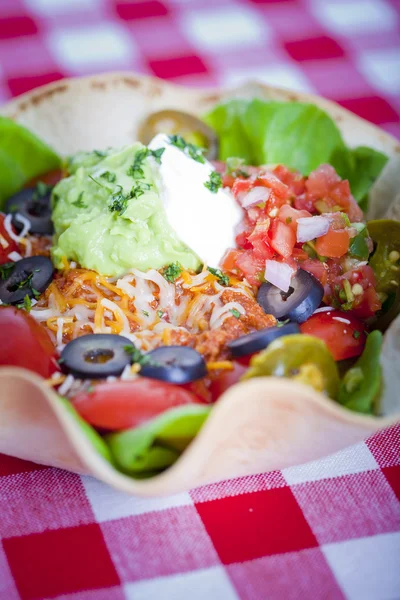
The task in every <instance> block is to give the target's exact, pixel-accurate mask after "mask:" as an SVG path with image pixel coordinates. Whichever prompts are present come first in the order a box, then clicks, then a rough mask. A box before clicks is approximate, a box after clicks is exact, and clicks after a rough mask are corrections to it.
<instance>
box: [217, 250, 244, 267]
mask: <svg viewBox="0 0 400 600" xmlns="http://www.w3.org/2000/svg"><path fill="white" fill-rule="evenodd" d="M241 254H243V250H237V249H236V248H230V249H229V250H227V251H226V253H225V255H224V257H223V259H222V261H221V269H222V270H223V271H236V270H237V268H238V267H237V264H236V261H237V259H238V258H239V256H240V255H241Z"/></svg>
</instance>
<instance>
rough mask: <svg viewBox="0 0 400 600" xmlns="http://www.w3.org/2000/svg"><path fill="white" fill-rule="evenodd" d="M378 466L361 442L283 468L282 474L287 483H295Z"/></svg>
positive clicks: (369, 469)
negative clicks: (297, 464)
mask: <svg viewBox="0 0 400 600" xmlns="http://www.w3.org/2000/svg"><path fill="white" fill-rule="evenodd" d="M378 468H379V466H378V463H377V462H376V460H375V458H374V457H373V456H372V454H371V452H370V451H369V450H368V447H367V446H366V445H365V444H364V442H361V443H360V444H356V445H354V446H350V447H349V448H345V449H344V450H341V451H340V452H336V453H335V454H331V455H330V456H326V457H325V458H321V459H319V460H313V461H312V462H309V463H306V464H304V465H299V466H297V467H289V468H287V469H283V470H282V475H283V477H284V478H285V479H286V481H287V483H288V484H289V485H295V484H296V483H306V482H308V481H319V480H321V479H330V478H332V477H340V476H342V475H352V474H354V473H362V472H364V471H372V470H375V469H378Z"/></svg>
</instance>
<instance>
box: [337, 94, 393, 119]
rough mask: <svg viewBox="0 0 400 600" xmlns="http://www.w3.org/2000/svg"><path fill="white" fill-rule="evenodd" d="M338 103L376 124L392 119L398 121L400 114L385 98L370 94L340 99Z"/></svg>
mask: <svg viewBox="0 0 400 600" xmlns="http://www.w3.org/2000/svg"><path fill="white" fill-rule="evenodd" d="M338 103H339V104H341V105H342V106H344V108H347V109H348V110H351V112H354V113H356V115H358V116H360V117H362V118H363V119H367V121H371V122H372V123H375V124H376V125H380V124H381V123H389V122H391V121H393V122H395V123H398V122H399V120H400V119H399V115H398V114H397V112H396V111H395V110H394V108H393V106H391V105H390V104H389V102H387V101H386V100H385V99H384V98H381V97H379V96H369V97H364V98H350V99H348V100H338Z"/></svg>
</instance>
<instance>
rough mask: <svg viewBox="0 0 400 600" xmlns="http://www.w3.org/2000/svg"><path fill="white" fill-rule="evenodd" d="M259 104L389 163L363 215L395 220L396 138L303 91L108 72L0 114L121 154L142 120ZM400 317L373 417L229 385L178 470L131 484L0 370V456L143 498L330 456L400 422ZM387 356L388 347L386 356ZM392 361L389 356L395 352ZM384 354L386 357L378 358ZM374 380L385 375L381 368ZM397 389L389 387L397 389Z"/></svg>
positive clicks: (14, 373)
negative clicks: (306, 112)
mask: <svg viewBox="0 0 400 600" xmlns="http://www.w3.org/2000/svg"><path fill="white" fill-rule="evenodd" d="M232 97H246V98H253V97H259V98H263V99H274V100H280V101H286V102H296V101H301V102H312V103H314V104H316V105H319V106H320V107H321V108H323V109H324V110H325V111H326V112H327V113H328V114H330V115H331V117H332V118H333V119H334V120H335V121H336V123H337V125H338V127H339V129H340V130H341V132H342V134H343V137H344V139H345V141H346V142H347V144H349V145H350V146H356V145H369V146H371V147H373V148H375V149H376V150H380V151H383V152H385V153H386V154H387V155H388V156H389V158H390V160H389V162H388V164H387V166H386V167H385V169H384V171H383V173H382V175H381V177H380V178H379V180H378V181H377V182H376V183H375V185H374V188H373V190H372V192H371V195H370V198H371V200H370V207H369V211H368V216H370V217H372V218H375V219H376V218H381V217H384V216H386V215H387V216H391V215H396V214H397V215H398V214H399V212H400V211H399V208H398V198H397V199H396V198H395V196H396V194H397V191H398V189H399V188H400V146H399V143H398V142H397V140H395V139H394V138H392V137H391V136H390V135H388V134H386V133H385V132H383V131H381V130H380V129H378V128H377V127H375V126H374V125H372V124H370V123H368V122H366V121H364V120H362V119H360V118H358V117H356V116H355V115H353V114H351V113H350V112H348V111H346V110H345V109H343V108H341V107H339V106H338V105H336V104H334V103H332V102H329V101H327V100H324V99H322V98H318V97H314V96H311V95H308V94H300V93H297V92H290V91H288V90H284V89H279V88H273V87H270V86H266V85H262V84H261V83H257V82H249V83H248V84H246V85H244V86H242V87H240V88H236V89H232V90H209V89H208V90H199V89H193V88H190V89H189V88H188V89H186V88H183V87H178V86H175V85H171V84H169V83H166V82H164V81H161V80H158V79H154V78H149V77H144V76H138V75H133V74H130V73H112V74H105V75H96V76H92V77H85V78H79V79H78V78H77V79H66V80H63V81H61V82H56V83H53V84H50V85H47V86H44V87H42V88H39V89H36V90H34V91H32V92H29V93H27V94H25V95H23V96H20V97H19V98H17V99H15V100H13V101H11V102H10V103H9V104H8V105H6V106H4V107H2V108H1V109H0V112H1V114H3V115H5V116H8V117H11V118H12V119H14V120H16V121H17V122H19V123H21V124H22V125H25V126H26V127H27V128H29V129H30V130H31V131H33V132H34V133H36V134H37V135H38V136H40V137H41V138H42V139H43V140H44V141H46V142H47V143H49V144H50V145H51V146H53V147H54V148H55V150H56V151H58V152H59V153H60V154H71V153H74V152H77V151H80V150H92V149H94V148H104V147H108V146H122V145H125V144H129V143H132V142H133V141H135V140H136V139H137V133H138V129H139V126H140V124H141V123H142V122H143V120H144V119H145V118H146V116H147V115H148V114H150V113H153V112H155V111H158V110H161V109H166V108H169V109H178V110H184V111H188V112H191V113H192V114H195V115H201V114H203V113H205V112H206V111H207V110H209V109H210V108H211V107H212V106H213V105H215V104H216V103H217V102H218V101H220V100H222V99H227V98H232ZM399 319H400V318H397V320H396V321H395V322H394V323H393V324H392V325H391V327H390V328H389V330H388V331H387V333H386V336H385V337H386V339H385V342H384V347H383V357H384V358H383V360H384V361H386V360H387V365H388V366H390V365H391V366H390V374H391V386H390V388H391V390H392V393H391V395H390V397H389V396H388V395H387V394H385V393H384V395H383V401H382V407H381V408H382V413H383V416H382V417H369V416H363V415H359V414H357V413H354V412H351V411H349V410H347V409H345V408H343V407H341V406H340V405H339V404H337V403H335V402H333V401H332V400H330V399H328V398H327V397H325V396H324V395H322V394H319V393H318V392H316V391H314V390H313V389H312V388H310V387H306V386H304V385H302V384H299V383H295V382H293V381H291V380H288V379H283V378H282V379H278V378H257V379H253V380H248V381H245V382H242V383H239V384H237V385H235V386H233V387H232V388H230V389H229V390H228V391H227V392H225V393H224V394H223V396H222V397H221V398H220V399H219V400H218V402H217V404H216V405H215V406H214V407H213V410H212V412H211V414H210V416H209V418H208V419H207V421H206V423H205V425H204V426H203V428H202V429H201V431H200V433H199V434H198V435H197V437H196V438H195V440H194V441H193V442H192V443H191V444H190V446H189V447H188V448H187V449H186V450H185V451H184V452H183V454H182V455H181V457H180V458H179V459H178V460H177V462H176V463H175V464H174V465H173V466H172V467H170V468H169V469H167V470H166V471H164V472H163V473H162V474H160V475H157V476H155V477H152V478H150V479H144V480H135V479H133V478H131V477H129V476H126V475H124V474H122V473H120V472H118V471H117V470H116V469H114V468H113V467H112V466H111V464H110V463H108V462H107V461H106V460H105V459H103V458H102V457H101V456H100V455H99V454H98V453H97V452H96V451H95V449H94V448H93V446H92V445H91V443H90V442H89V440H88V439H87V438H86V437H85V435H84V434H83V433H82V431H81V429H80V428H79V426H78V425H77V423H76V421H75V420H74V419H73V417H72V416H71V414H70V413H69V412H68V411H67V410H66V408H65V406H64V405H63V404H61V402H60V401H59V400H58V398H57V395H56V394H55V392H54V391H53V390H52V389H50V388H49V387H48V386H46V385H45V384H44V383H43V380H42V379H41V378H40V377H39V376H37V375H35V374H33V373H31V372H29V371H27V370H24V369H20V368H15V367H3V368H0V452H1V453H5V454H9V455H12V456H16V457H19V458H23V459H27V460H31V461H34V462H38V463H41V464H46V465H51V466H55V467H60V468H64V469H68V470H70V471H74V472H77V473H82V474H91V475H93V476H95V477H97V478H98V479H100V480H102V481H104V482H106V483H108V484H110V485H112V486H113V487H115V488H116V489H119V490H121V491H125V492H128V493H131V494H136V495H142V496H150V495H163V494H171V493H176V492H180V491H183V490H187V489H189V488H191V487H195V486H198V485H202V484H205V483H209V482H212V481H216V480H220V479H224V478H230V477H237V476H243V475H250V474H255V473H259V472H263V471H269V470H275V469H282V468H285V467H289V466H293V465H296V464H301V463H303V462H306V461H310V460H314V459H317V458H320V457H322V456H325V455H327V454H330V453H332V452H335V451H337V450H339V449H341V448H343V447H345V446H347V445H349V444H353V443H355V442H358V441H361V440H363V439H365V438H366V437H368V436H369V435H371V434H373V433H374V432H376V431H378V430H380V429H382V428H384V427H387V426H390V425H392V424H394V423H396V421H399V420H400V398H399V400H398V401H394V402H393V393H394V394H395V390H396V385H397V383H396V381H393V378H394V380H396V378H397V382H398V385H400V380H399V379H398V378H399V373H398V372H397V371H398V369H397V370H396V369H395V361H394V360H393V359H392V360H391V361H390V360H389V356H392V357H393V353H394V354H395V356H397V358H398V356H399V355H400V348H399V338H400V335H399V333H398V332H399V329H400V321H399ZM385 348H386V350H385ZM398 353H399V354H398ZM385 355H386V358H385ZM382 366H383V371H384V374H385V375H386V376H387V371H388V368H389V367H387V368H385V362H383V363H382ZM397 389H398V387H397Z"/></svg>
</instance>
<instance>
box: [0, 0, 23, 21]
mask: <svg viewBox="0 0 400 600" xmlns="http://www.w3.org/2000/svg"><path fill="white" fill-rule="evenodd" d="M25 14H26V6H25V4H24V0H1V2H0V17H3V16H4V17H7V18H9V17H10V15H12V16H13V17H15V16H17V15H25Z"/></svg>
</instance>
